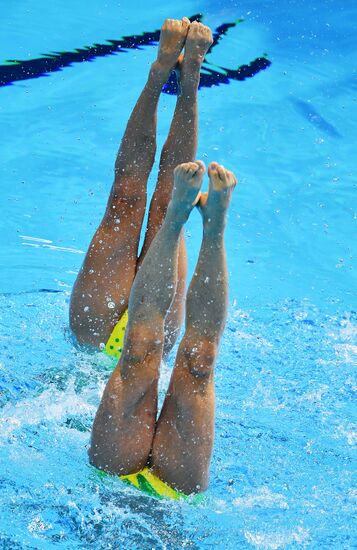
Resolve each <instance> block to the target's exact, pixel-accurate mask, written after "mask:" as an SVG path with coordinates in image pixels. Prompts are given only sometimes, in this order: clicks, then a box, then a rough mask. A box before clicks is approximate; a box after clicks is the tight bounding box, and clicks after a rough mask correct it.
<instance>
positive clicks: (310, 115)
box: [289, 97, 342, 138]
mask: <svg viewBox="0 0 357 550" xmlns="http://www.w3.org/2000/svg"><path fill="white" fill-rule="evenodd" d="M289 101H290V102H291V103H292V104H293V105H294V107H295V109H296V110H297V112H298V113H300V114H301V115H302V116H303V117H304V118H306V120H308V121H309V122H310V123H311V124H312V125H313V126H315V127H316V128H318V129H319V130H321V131H322V132H324V133H325V134H327V135H329V136H331V137H333V138H342V136H341V134H340V133H339V132H338V130H336V128H335V127H334V126H333V125H332V124H330V122H327V120H325V119H324V118H323V117H322V116H321V115H320V114H319V113H318V112H317V110H316V109H315V107H314V106H313V105H312V104H311V103H310V102H309V101H303V100H302V99H298V98H297V97H289Z"/></svg>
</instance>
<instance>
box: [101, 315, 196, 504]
mask: <svg viewBox="0 0 357 550" xmlns="http://www.w3.org/2000/svg"><path fill="white" fill-rule="evenodd" d="M127 324H128V310H126V311H125V312H124V313H123V315H122V316H121V318H120V319H119V321H118V323H117V324H116V325H115V327H114V329H113V332H112V333H111V335H110V336H109V339H108V342H107V343H106V346H105V348H104V349H103V351H104V353H106V354H107V355H110V356H111V357H114V358H115V359H116V360H117V361H119V359H120V356H121V354H122V351H123V347H124V335H125V329H126V326H127ZM119 477H120V479H121V480H123V481H124V482H125V483H128V484H129V485H132V486H134V487H136V488H137V489H139V490H141V491H143V492H144V493H146V494H148V495H150V496H153V497H156V498H160V499H162V498H169V499H171V500H181V499H185V498H188V496H187V495H185V494H184V493H180V492H179V491H176V489H173V488H172V487H170V485H167V483H165V482H164V481H161V479H159V478H158V477H157V476H155V475H154V474H153V473H152V472H151V471H150V470H149V468H147V467H146V468H143V469H142V470H140V472H137V473H136V474H129V475H126V476H119ZM202 496H203V495H195V496H194V497H193V498H194V501H195V502H198V501H200V500H201V499H202Z"/></svg>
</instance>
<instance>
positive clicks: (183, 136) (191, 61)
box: [139, 22, 212, 354]
mask: <svg viewBox="0 0 357 550" xmlns="http://www.w3.org/2000/svg"><path fill="white" fill-rule="evenodd" d="M211 44H212V32H211V30H210V29H209V28H208V27H206V26H205V25H202V23H198V22H194V23H191V25H190V28H189V31H188V34H187V38H186V42H185V52H184V56H183V55H181V56H180V58H179V62H178V64H177V66H176V74H177V76H178V79H179V82H180V89H181V93H180V95H179V96H178V98H177V102H176V108H175V112H174V116H173V120H172V123H171V127H170V131H169V135H168V138H167V140H166V142H165V144H164V147H163V150H162V153H161V158H160V167H159V175H158V180H157V185H156V189H155V192H154V195H153V197H152V200H151V204H150V210H149V219H148V225H147V230H146V235H145V241H144V246H143V250H142V252H141V255H140V258H139V265H140V263H141V262H142V260H143V258H144V256H145V254H146V252H147V250H148V249H149V246H150V244H151V242H152V240H153V238H154V236H155V235H156V233H157V231H158V229H159V228H160V227H161V225H162V222H163V220H164V218H165V215H166V210H167V206H168V204H169V201H170V198H171V193H172V184H173V171H174V168H175V167H176V166H178V165H179V164H181V163H184V162H190V161H193V160H194V159H195V158H196V152H197V133H198V130H197V128H198V110H197V91H198V85H199V81H200V69H201V65H202V62H203V60H204V57H205V54H206V52H207V50H208V48H209V47H210V45H211ZM186 274H187V259H186V248H185V243H184V237H183V235H182V239H181V242H180V247H179V260H178V284H177V291H176V294H175V298H174V300H173V302H172V305H171V308H170V311H169V313H168V315H167V318H166V321H165V334H166V339H165V348H164V354H166V353H168V352H169V351H170V349H171V347H172V346H173V344H174V343H175V341H176V338H177V335H178V332H179V330H180V327H181V324H182V321H183V313H184V311H183V310H184V296H185V293H186Z"/></svg>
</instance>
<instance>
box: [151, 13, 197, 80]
mask: <svg viewBox="0 0 357 550" xmlns="http://www.w3.org/2000/svg"><path fill="white" fill-rule="evenodd" d="M189 27H190V20H189V19H188V18H187V17H183V19H181V20H180V19H166V21H165V22H164V24H163V26H162V28H161V33H160V43H159V51H158V54H157V64H158V65H159V66H160V68H161V69H162V70H163V71H166V72H167V73H168V74H169V73H170V71H171V70H172V69H173V68H174V66H175V65H176V63H177V59H178V57H179V55H180V53H181V51H182V48H183V47H184V44H185V40H186V36H187V32H188V30H189Z"/></svg>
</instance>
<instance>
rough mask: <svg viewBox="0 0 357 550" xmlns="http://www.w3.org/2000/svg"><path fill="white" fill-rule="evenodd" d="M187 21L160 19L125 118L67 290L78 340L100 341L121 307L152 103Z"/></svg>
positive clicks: (140, 206) (149, 161) (131, 267)
mask: <svg viewBox="0 0 357 550" xmlns="http://www.w3.org/2000/svg"><path fill="white" fill-rule="evenodd" d="M188 27H189V20H188V19H186V18H184V19H183V20H182V21H175V20H172V19H168V20H166V21H165V23H164V25H163V27H162V30H161V35H160V45H159V50H158V57H157V60H156V61H155V62H154V63H153V65H152V66H151V68H150V72H149V77H148V80H147V83H146V85H145V87H144V89H143V91H142V93H141V95H140V97H139V99H138V101H137V103H136V105H135V107H134V110H133V112H132V114H131V116H130V119H129V122H128V124H127V127H126V130H125V133H124V137H123V139H122V142H121V145H120V149H119V152H118V156H117V159H116V163H115V178H114V183H113V187H112V190H111V193H110V197H109V200H108V204H107V208H106V212H105V214H104V218H103V220H102V222H101V224H100V226H99V228H98V229H97V231H96V233H95V235H94V237H93V239H92V242H91V244H90V246H89V249H88V252H87V255H86V257H85V260H84V263H83V266H82V268H81V270H80V272H79V274H78V277H77V280H76V282H75V285H74V288H73V292H72V297H71V305H70V324H71V328H72V330H73V332H74V333H75V335H76V337H77V339H78V341H79V342H80V343H85V344H92V345H95V346H97V345H99V343H101V342H106V341H107V339H108V337H109V335H110V333H111V331H112V329H113V327H114V325H115V324H116V322H117V321H118V320H119V318H120V317H121V315H122V314H123V312H124V311H125V309H126V308H127V304H128V298H129V294H130V289H131V286H132V282H133V279H134V276H135V271H136V263H137V253H138V244H139V238H140V230H141V226H142V222H143V217H144V213H145V206H146V183H147V179H148V176H149V173H150V171H151V168H152V165H153V162H154V157H155V150H156V111H157V105H158V101H159V97H160V93H161V89H162V86H163V85H164V84H165V82H166V81H167V78H168V76H169V75H170V72H171V70H172V68H173V67H174V66H175V65H176V63H177V59H178V56H179V54H180V52H181V50H182V48H183V45H184V42H185V39H186V35H187V31H188Z"/></svg>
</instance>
